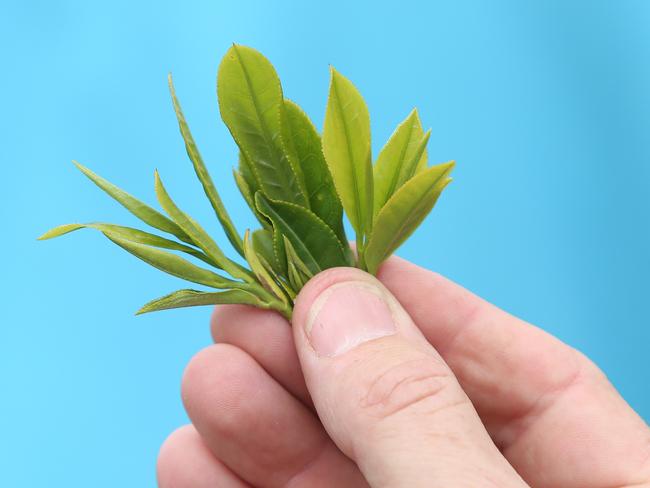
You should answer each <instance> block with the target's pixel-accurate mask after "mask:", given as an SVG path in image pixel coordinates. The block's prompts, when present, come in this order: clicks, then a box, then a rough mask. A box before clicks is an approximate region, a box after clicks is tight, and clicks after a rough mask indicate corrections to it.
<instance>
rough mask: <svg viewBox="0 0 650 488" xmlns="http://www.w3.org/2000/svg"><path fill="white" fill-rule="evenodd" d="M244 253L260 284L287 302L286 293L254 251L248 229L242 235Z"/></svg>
mask: <svg viewBox="0 0 650 488" xmlns="http://www.w3.org/2000/svg"><path fill="white" fill-rule="evenodd" d="M244 254H245V257H246V261H248V264H249V265H250V267H251V269H252V270H253V273H255V276H257V279H258V281H259V282H260V283H261V284H262V286H263V287H264V288H266V289H267V290H268V291H270V292H271V293H273V294H274V295H275V296H276V298H277V299H279V300H281V301H283V302H284V303H288V302H287V300H286V295H285V294H284V292H283V291H282V288H280V286H279V285H278V284H277V283H276V282H275V279H274V278H273V276H272V275H271V274H270V273H269V271H268V270H267V269H266V268H265V267H264V265H263V264H262V262H261V261H260V259H259V257H258V255H257V253H256V252H255V249H254V248H253V243H252V241H251V237H250V231H246V234H245V235H244Z"/></svg>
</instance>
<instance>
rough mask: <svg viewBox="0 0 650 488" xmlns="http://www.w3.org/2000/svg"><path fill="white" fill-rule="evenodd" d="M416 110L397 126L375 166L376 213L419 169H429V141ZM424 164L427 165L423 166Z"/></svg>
mask: <svg viewBox="0 0 650 488" xmlns="http://www.w3.org/2000/svg"><path fill="white" fill-rule="evenodd" d="M424 137H425V134H424V131H423V130H422V123H421V122H420V117H419V116H418V112H417V110H416V109H413V110H412V111H411V113H410V114H409V115H408V117H406V119H404V121H403V122H402V123H401V124H399V125H398V126H397V128H396V129H395V132H393V134H392V135H391V136H390V138H389V139H388V142H387V143H386V145H385V146H384V147H383V148H382V150H381V151H380V153H379V156H378V157H377V162H376V163H375V167H374V169H373V173H374V174H373V176H374V189H375V198H374V214H375V216H376V215H377V213H379V210H381V208H382V207H383V206H384V204H385V203H386V202H387V201H388V199H389V198H390V197H391V195H392V194H393V193H395V191H396V190H397V189H398V188H399V187H400V186H402V184H403V183H404V182H405V181H406V180H408V179H410V178H411V177H412V176H413V174H414V173H415V172H416V170H417V168H418V167H420V168H423V169H424V168H426V161H427V152H426V140H428V136H427V137H426V140H425V142H424V144H422V142H423V138H424ZM422 165H424V167H422Z"/></svg>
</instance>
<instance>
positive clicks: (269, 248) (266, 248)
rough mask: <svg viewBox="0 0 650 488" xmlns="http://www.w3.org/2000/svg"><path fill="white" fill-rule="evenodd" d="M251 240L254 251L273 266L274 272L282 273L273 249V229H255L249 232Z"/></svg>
mask: <svg viewBox="0 0 650 488" xmlns="http://www.w3.org/2000/svg"><path fill="white" fill-rule="evenodd" d="M265 218H266V217H265ZM251 242H252V245H253V249H254V250H255V253H256V254H257V255H258V256H261V257H263V258H264V259H265V260H266V261H267V262H268V263H269V264H270V265H271V266H272V267H273V269H274V271H275V272H276V273H278V274H282V272H281V268H280V267H279V266H278V263H277V260H276V258H275V252H274V250H273V230H272V229H257V230H256V231H254V232H253V233H252V234H251Z"/></svg>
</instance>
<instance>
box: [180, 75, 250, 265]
mask: <svg viewBox="0 0 650 488" xmlns="http://www.w3.org/2000/svg"><path fill="white" fill-rule="evenodd" d="M169 92H170V93H171V97H172V103H173V104H174V111H175V112H176V118H177V119H178V126H179V128H180V131H181V135H182V136H183V140H184V141H185V149H186V151H187V155H188V156H189V158H190V160H191V161H192V165H193V166H194V172H195V173H196V176H197V177H198V178H199V181H200V182H201V185H202V186H203V191H204V192H205V194H206V196H207V197H208V200H209V201H210V204H211V205H212V208H213V209H214V212H215V213H216V215H217V218H218V219H219V222H220V223H221V226H222V227H223V230H224V232H225V233H226V237H228V240H229V241H230V243H231V244H232V245H233V247H234V248H235V250H236V251H237V252H238V253H239V254H240V255H241V256H242V257H243V256H244V247H243V243H242V240H241V237H240V236H239V233H238V232H237V229H236V228H235V224H233V222H232V220H231V219H230V215H228V211H227V210H226V207H225V206H224V205H223V202H222V201H221V197H220V196H219V192H218V191H217V189H216V187H215V186H214V182H213V181H212V178H211V177H210V173H208V169H207V168H206V167H205V163H203V158H202V157H201V153H199V150H198V148H197V147H196V143H195V142H194V138H193V137H192V133H191V132H190V128H189V126H188V125H187V122H186V121H185V115H183V109H182V108H181V105H180V102H179V101H178V98H177V97H176V90H175V89H174V83H173V81H172V75H171V74H170V75H169Z"/></svg>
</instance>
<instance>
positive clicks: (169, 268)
mask: <svg viewBox="0 0 650 488" xmlns="http://www.w3.org/2000/svg"><path fill="white" fill-rule="evenodd" d="M104 235H106V237H108V238H109V239H110V240H111V241H113V242H114V243H115V244H117V245H118V246H120V247H121V248H123V249H125V250H126V251H128V252H130V253H131V254H133V255H134V256H136V257H138V258H140V259H142V260H143V261H144V262H145V263H148V264H150V265H151V266H153V267H154V268H158V269H159V270H161V271H164V272H165V273H169V274H170V275H173V276H176V277H178V278H183V279H184V280H188V281H192V282H194V283H199V284H201V285H206V286H211V287H212V288H233V287H235V286H238V285H239V284H240V283H238V282H236V281H232V280H229V279H227V278H225V277H223V276H220V275H218V274H216V273H213V272H212V271H210V270H207V269H203V268H200V267H198V266H196V265H195V264H192V263H190V262H189V261H187V260H186V259H183V258H182V257H180V256H177V255H176V254H172V253H170V252H167V251H161V250H160V249H156V248H154V247H150V246H145V245H144V244H138V243H137V242H133V241H129V240H127V239H123V238H122V237H119V236H118V235H116V234H112V233H110V232H104Z"/></svg>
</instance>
